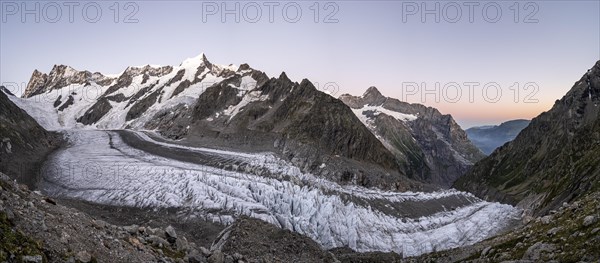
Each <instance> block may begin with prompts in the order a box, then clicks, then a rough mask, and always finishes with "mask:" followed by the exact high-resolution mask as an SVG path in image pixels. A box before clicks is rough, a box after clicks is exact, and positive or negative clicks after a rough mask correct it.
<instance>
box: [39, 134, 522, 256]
mask: <svg viewBox="0 0 600 263" xmlns="http://www.w3.org/2000/svg"><path fill="white" fill-rule="evenodd" d="M66 133H67V136H68V138H69V141H70V144H71V146H70V147H69V148H66V149H62V150H60V151H59V152H57V153H56V154H54V155H53V156H52V157H51V159H50V160H49V161H48V162H47V163H46V165H45V167H44V168H45V169H44V173H45V174H44V181H43V182H42V184H41V188H42V190H43V191H44V192H45V193H47V194H49V195H52V196H59V197H67V198H78V199H83V200H87V201H91V202H97V203H102V204H111V205H122V206H136V207H176V208H179V209H182V210H185V211H187V212H188V215H190V214H191V215H193V216H199V217H203V218H207V219H209V220H214V221H220V222H223V223H230V222H232V221H233V220H234V217H235V216H238V215H241V214H244V215H249V216H252V217H255V218H259V219H262V220H264V221H267V222H269V223H272V224H275V225H278V226H280V227H283V228H286V229H290V230H293V231H296V232H298V233H301V234H304V235H307V236H309V237H311V238H312V239H314V240H315V241H317V242H318V243H320V244H321V245H322V246H323V247H324V248H326V249H329V248H334V247H340V246H348V247H350V248H352V249H355V250H357V251H361V252H365V251H395V252H398V253H402V254H403V255H404V256H414V255H419V254H422V253H427V252H431V251H435V250H442V249H449V248H453V247H458V246H463V245H469V244H473V243H475V242H477V241H481V240H483V239H486V238H488V237H490V236H492V235H494V234H496V233H498V232H499V231H500V230H502V229H503V228H505V227H506V226H507V225H508V224H510V223H512V222H513V220H517V219H518V218H519V217H520V214H521V212H520V211H519V210H518V209H516V208H514V207H512V206H509V205H503V204H499V203H489V202H485V201H481V200H478V199H475V198H474V197H473V196H471V195H470V194H467V193H462V192H458V191H452V190H450V191H442V192H434V193H394V192H384V191H379V190H374V189H365V188H362V187H357V186H352V187H349V186H341V185H338V184H336V183H333V182H329V181H327V180H324V179H320V178H316V177H314V176H312V175H310V174H303V173H301V172H299V170H298V169H297V168H295V167H293V166H292V165H290V164H288V163H287V162H285V161H282V160H280V159H278V158H276V157H275V156H273V155H270V154H248V153H244V154H242V153H235V152H227V151H217V150H210V149H202V148H190V147H187V148H186V147H185V146H178V145H170V146H171V147H178V148H181V149H187V150H189V151H204V152H206V153H209V154H212V155H215V156H219V157H220V158H225V159H231V160H234V161H244V162H250V163H252V165H255V166H257V165H258V166H264V167H266V168H267V169H269V170H270V171H272V172H275V173H274V174H276V176H270V177H268V176H267V177H265V176H258V175H255V174H253V173H252V172H251V171H248V172H234V171H227V170H223V169H219V168H215V167H211V166H205V165H200V164H194V163H187V162H181V161H175V160H173V159H168V158H164V157H160V156H156V155H152V154H150V153H148V152H145V151H141V150H138V149H135V148H132V147H130V146H128V145H127V144H126V143H125V142H124V141H123V140H122V139H121V137H120V135H119V134H118V133H117V132H114V131H96V130H77V131H67V132H66ZM139 136H140V138H142V139H144V140H146V141H148V142H152V143H156V144H164V145H166V146H169V144H168V143H164V142H162V143H159V142H156V141H153V140H152V139H150V138H149V137H148V136H145V135H144V134H139ZM232 163H236V162H232ZM340 194H344V195H346V196H350V197H352V198H343V197H341V196H342V195H340ZM448 195H463V196H465V197H466V198H470V199H472V200H473V202H472V203H471V204H470V205H466V206H463V207H460V208H457V209H454V210H450V211H441V212H437V213H433V214H431V215H428V216H422V217H417V218H408V217H401V216H396V215H393V214H389V213H384V212H382V211H380V210H378V209H375V208H374V207H372V206H371V205H370V204H369V200H386V201H389V202H396V203H402V202H408V201H425V200H434V199H438V198H442V197H445V196H448ZM355 199H361V200H367V201H366V204H367V205H365V202H362V203H361V202H355V201H354V200H355Z"/></svg>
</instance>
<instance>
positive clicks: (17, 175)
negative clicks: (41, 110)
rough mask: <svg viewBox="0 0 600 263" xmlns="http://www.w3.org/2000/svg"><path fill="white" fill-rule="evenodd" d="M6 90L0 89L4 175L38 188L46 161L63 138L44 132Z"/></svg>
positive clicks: (1, 167)
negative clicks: (39, 176) (41, 170)
mask: <svg viewBox="0 0 600 263" xmlns="http://www.w3.org/2000/svg"><path fill="white" fill-rule="evenodd" d="M4 90H5V89H4V87H0V172H4V173H8V174H11V175H12V176H13V178H14V179H17V180H18V181H19V182H20V183H24V184H27V185H28V186H29V187H34V186H35V184H36V183H37V181H38V175H39V173H40V168H41V164H42V162H43V161H44V160H45V158H46V156H47V155H48V154H49V153H50V152H51V151H52V150H53V149H55V148H57V147H58V146H59V145H60V143H61V141H62V139H61V136H60V135H59V134H57V133H52V132H48V131H46V130H44V129H43V128H42V127H41V126H40V125H39V124H38V123H37V122H36V121H35V120H34V119H33V118H32V117H31V116H29V115H28V114H27V113H26V112H25V111H23V110H21V109H20V108H19V107H17V106H16V105H15V104H14V103H13V102H12V101H11V100H10V99H9V97H8V96H12V95H7V94H5V93H4V92H3V91H4Z"/></svg>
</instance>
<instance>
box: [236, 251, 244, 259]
mask: <svg viewBox="0 0 600 263" xmlns="http://www.w3.org/2000/svg"><path fill="white" fill-rule="evenodd" d="M233 259H235V260H242V259H244V256H242V254H240V253H237V252H236V253H233Z"/></svg>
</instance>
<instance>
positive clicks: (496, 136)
mask: <svg viewBox="0 0 600 263" xmlns="http://www.w3.org/2000/svg"><path fill="white" fill-rule="evenodd" d="M527 125H529V120H512V121H507V122H503V123H502V124H500V125H495V126H480V127H472V128H469V129H467V130H465V131H466V132H467V136H468V137H469V140H471V141H472V142H473V144H475V146H477V147H478V148H479V149H481V151H483V153H485V154H488V155H489V154H491V153H492V152H493V151H494V150H495V149H496V148H498V147H500V146H502V145H503V144H505V143H506V142H509V141H512V140H513V139H514V138H515V137H517V135H518V134H519V132H521V130H523V129H524V128H525V127H527Z"/></svg>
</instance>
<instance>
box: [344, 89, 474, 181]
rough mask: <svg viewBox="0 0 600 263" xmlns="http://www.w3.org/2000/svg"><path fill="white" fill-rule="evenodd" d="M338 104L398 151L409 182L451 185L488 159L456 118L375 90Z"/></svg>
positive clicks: (369, 90) (391, 148) (391, 149)
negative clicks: (345, 106) (478, 162)
mask: <svg viewBox="0 0 600 263" xmlns="http://www.w3.org/2000/svg"><path fill="white" fill-rule="evenodd" d="M340 100H341V101H343V102H344V103H346V105H348V106H349V107H350V108H352V110H353V112H354V114H356V116H357V117H358V118H359V119H360V120H361V121H362V122H363V123H364V124H365V126H367V127H368V128H369V129H370V130H371V132H373V134H375V135H376V136H377V138H378V139H379V140H380V141H381V142H382V143H383V145H385V147H386V148H387V149H388V150H390V151H391V152H392V153H394V156H396V158H397V159H398V160H399V161H400V163H401V168H402V171H403V172H404V173H405V174H407V175H408V176H409V177H410V178H413V179H416V180H420V181H424V182H427V183H433V184H436V185H441V186H444V187H449V186H451V185H452V183H453V182H454V180H456V179H457V178H458V177H459V176H461V175H463V174H464V173H465V172H466V171H467V169H469V167H471V166H472V165H473V163H475V162H476V161H477V160H479V159H481V158H483V156H484V155H483V154H482V153H481V152H480V151H479V150H478V149H477V148H476V147H475V146H474V145H473V144H472V143H471V142H470V141H469V139H467V135H466V133H465V132H464V131H463V130H462V129H461V128H460V126H459V125H458V124H457V123H456V122H455V121H454V119H453V118H452V116H450V115H443V114H441V113H440V112H439V111H438V110H437V109H435V108H431V107H426V106H424V105H421V104H409V103H406V102H402V101H399V100H397V99H394V98H388V97H385V96H383V95H382V94H381V92H379V90H377V88H375V87H370V88H368V89H367V91H366V92H365V93H364V94H363V95H362V96H360V97H356V96H352V95H349V94H344V95H342V96H341V97H340Z"/></svg>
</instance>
